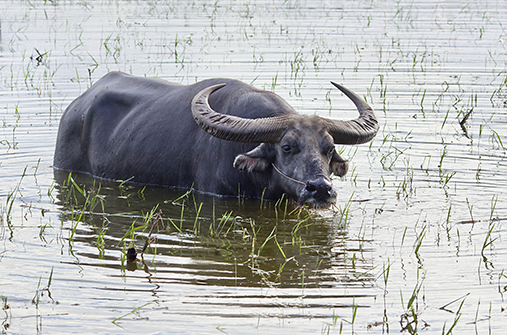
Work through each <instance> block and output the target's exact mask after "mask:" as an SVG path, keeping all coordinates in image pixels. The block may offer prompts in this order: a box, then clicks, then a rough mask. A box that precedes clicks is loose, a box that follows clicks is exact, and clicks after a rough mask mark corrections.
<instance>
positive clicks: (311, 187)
mask: <svg viewBox="0 0 507 335" xmlns="http://www.w3.org/2000/svg"><path fill="white" fill-rule="evenodd" d="M306 190H307V191H308V192H310V193H313V192H315V191H317V187H316V186H315V185H314V184H312V183H311V182H307V183H306Z"/></svg>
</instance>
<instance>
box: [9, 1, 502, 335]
mask: <svg viewBox="0 0 507 335" xmlns="http://www.w3.org/2000/svg"><path fill="white" fill-rule="evenodd" d="M505 17H507V6H506V4H505V2H504V1H481V2H477V3H475V2H471V3H469V2H448V3H440V2H438V1H429V2H428V1H427V2H424V3H421V4H418V3H414V2H404V1H400V2H394V1H348V2H345V1H188V2H187V1H154V0H152V1H113V0H111V1H108V0H101V1H71V0H53V1H51V0H47V1H45V0H44V1H43V0H40V1H39V0H38V1H34V0H31V1H11V0H4V1H2V2H1V4H0V85H1V90H0V103H1V109H0V120H1V127H0V171H1V173H0V214H1V216H0V223H1V226H0V232H1V234H0V236H1V247H0V295H1V296H2V302H1V303H2V311H1V312H0V321H1V323H2V328H1V330H2V333H7V334H11V333H12V334H18V333H19V334H26V333H45V334H55V333H65V334H68V333H71V332H74V333H92V332H93V333H169V332H171V333H194V334H197V333H199V334H205V333H215V334H217V333H220V332H225V333H229V334H235V333H242V334H243V333H263V334H264V333H275V332H280V333H319V332H321V333H340V332H341V333H345V334H350V333H353V332H355V333H400V332H407V333H417V332H419V333H422V332H431V333H433V332H435V333H442V330H444V329H445V331H444V333H447V331H448V330H449V329H451V327H453V325H454V328H453V333H455V334H470V333H473V334H475V333H479V334H486V333H494V334H497V333H501V330H502V329H505V328H507V322H505V315H504V314H505V312H504V308H505V307H507V303H505V302H504V293H505V292H506V290H507V286H506V285H507V277H506V276H507V273H504V270H505V269H506V266H507V261H506V260H507V257H506V256H507V255H506V251H507V247H506V245H505V241H504V240H503V237H504V236H503V234H504V233H505V231H506V230H505V219H507V210H506V208H505V198H506V193H505V192H504V189H505V187H506V186H507V185H506V184H507V172H506V166H507V161H506V159H507V155H506V152H507V137H506V136H505V134H507V76H506V73H507V50H506V47H505V46H506V45H507V44H506V39H507V32H506V30H505V29H506V28H505V22H504V21H505ZM112 70H121V71H125V72H129V73H133V74H136V75H140V76H144V75H146V76H158V77H160V78H163V79H166V80H169V81H174V82H179V83H183V84H188V83H193V82H195V81H198V80H202V79H205V78H211V77H219V76H220V77H233V78H236V79H241V80H243V81H245V82H247V83H252V84H253V85H254V86H256V87H260V88H265V89H267V90H271V91H275V92H276V93H277V94H279V95H280V96H282V97H283V98H284V99H285V100H287V101H288V102H289V103H290V104H291V105H293V106H294V107H295V108H296V109H297V110H299V111H300V112H301V113H304V114H314V113H315V114H318V115H322V116H326V117H333V118H338V119H350V118H353V117H355V116H356V112H355V111H354V108H353V106H352V104H351V103H350V102H349V101H348V100H347V99H346V98H345V97H344V96H342V95H341V94H340V93H338V92H337V90H336V89H333V88H332V86H331V85H330V83H329V81H330V80H334V81H337V82H339V83H342V84H344V85H345V86H347V87H349V88H350V89H352V90H354V91H356V92H357V93H359V94H360V95H362V96H364V97H365V98H366V99H367V100H368V101H369V102H370V103H371V104H372V106H373V107H374V108H375V109H376V111H377V115H378V117H379V120H380V124H381V130H380V132H379V134H378V135H377V137H376V138H375V140H374V141H373V142H372V144H371V146H370V145H368V144H367V145H362V146H358V147H355V146H354V147H344V148H343V150H344V155H343V156H345V157H348V158H350V159H351V169H350V172H349V174H348V175H347V176H346V178H344V179H343V180H340V179H336V180H334V184H335V187H336V188H337V189H338V190H339V199H338V203H337V207H338V208H336V209H333V210H325V211H319V212H310V213H308V212H307V211H302V212H299V213H289V212H290V211H291V210H292V209H293V206H291V205H288V206H287V208H286V207H285V203H282V204H281V205H279V206H275V204H274V203H261V202H259V201H243V200H241V199H240V200H238V199H220V198H213V197H209V196H203V195H199V194H190V195H188V196H185V197H183V198H181V199H179V200H177V199H178V198H179V197H180V196H182V195H183V194H184V193H185V191H184V190H165V189H162V190H161V189H151V188H150V189H144V190H143V189H142V188H130V187H126V186H124V185H119V184H118V183H106V184H104V183H103V184H102V185H101V189H100V192H99V194H100V195H102V196H103V199H104V202H103V206H104V207H102V203H100V201H99V202H98V203H97V204H96V206H95V207H92V208H90V206H89V205H87V206H85V208H84V210H83V207H82V205H83V202H84V199H83V198H82V197H79V196H78V195H76V199H77V201H78V202H79V204H78V205H77V206H72V204H74V198H73V197H69V193H68V191H67V190H68V188H65V187H64V188H62V186H61V184H62V181H61V180H60V182H56V181H55V179H54V174H53V169H52V156H53V151H54V144H55V139H56V132H57V127H58V122H59V119H60V117H61V115H62V113H63V111H64V110H65V108H66V106H67V105H68V104H69V103H70V102H71V101H72V100H73V99H74V98H76V97H77V96H78V95H79V94H81V93H82V92H83V91H84V90H86V88H87V87H89V86H90V85H91V84H92V83H94V82H96V81H97V80H98V79H99V78H100V77H101V76H103V75H104V74H105V73H107V72H108V71H112ZM472 109H473V111H472V113H471V114H470V115H469V117H468V119H467V120H466V122H464V123H463V127H462V126H461V125H460V121H462V120H463V119H464V117H465V115H466V114H467V113H468V112H469V111H471V110H472ZM76 177H77V181H78V183H79V184H80V185H85V187H86V190H91V189H93V188H94V187H95V191H97V190H98V185H99V181H95V185H94V181H93V180H91V179H90V178H87V177H83V176H76ZM60 178H62V179H63V180H66V179H65V176H63V177H62V176H60ZM175 200H177V201H175ZM201 204H202V205H201ZM74 205H75V204H74ZM156 206H158V207H157V210H159V209H160V210H162V213H163V220H162V222H161V223H160V224H159V226H158V227H157V228H156V229H155V230H154V232H153V234H152V236H155V237H156V240H155V241H153V242H152V243H151V245H150V247H149V248H148V249H147V251H146V253H145V255H144V257H142V258H141V257H140V256H139V257H138V259H139V260H138V262H137V264H127V263H126V262H124V261H122V252H123V251H125V248H126V246H128V244H129V243H134V244H135V247H136V248H137V249H138V250H139V249H141V248H142V247H143V244H144V241H145V240H146V239H147V238H148V235H149V229H150V227H151V224H152V223H153V221H150V227H148V228H145V229H142V228H141V229H138V230H135V234H128V232H129V231H130V230H131V229H132V227H140V226H142V224H143V222H144V217H145V215H146V214H147V213H150V211H152V209H153V208H154V207H156ZM81 213H83V216H80V215H81ZM222 218H224V219H222ZM132 224H134V225H133V226H132Z"/></svg>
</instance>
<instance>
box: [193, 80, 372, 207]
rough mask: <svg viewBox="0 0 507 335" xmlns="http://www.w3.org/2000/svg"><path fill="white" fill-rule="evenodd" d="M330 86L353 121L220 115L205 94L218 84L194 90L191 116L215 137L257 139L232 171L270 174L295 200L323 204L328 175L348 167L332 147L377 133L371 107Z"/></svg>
mask: <svg viewBox="0 0 507 335" xmlns="http://www.w3.org/2000/svg"><path fill="white" fill-rule="evenodd" d="M332 84H333V85H334V86H336V87H337V88H338V89H340V90H341V91H342V92H343V93H344V94H345V95H347V96H348V97H349V98H350V99H351V100H352V101H353V102H354V104H355V105H356V107H357V110H358V112H359V117H358V118H357V119H354V120H349V121H340V120H331V119H326V118H322V117H319V116H307V115H297V114H289V115H283V116H277V117H270V118H261V119H246V118H241V117H236V116H231V115H225V114H221V113H219V112H216V111H214V110H213V109H212V108H211V107H210V105H209V103H208V97H209V96H210V94H212V93H213V92H214V91H216V90H218V89H220V88H222V87H223V86H225V85H224V84H219V85H214V86H210V87H207V88H205V89H203V90H202V91H200V92H199V93H198V94H196V95H195V97H194V99H193V101H192V114H193V116H194V119H195V121H196V122H197V124H199V126H200V127H201V128H202V129H204V130H205V131H207V132H208V133H209V134H211V135H213V136H215V137H217V138H221V139H224V140H229V141H238V142H250V143H259V145H258V146H257V147H255V148H254V149H253V150H251V151H249V152H245V153H242V154H239V155H237V156H236V158H235V160H234V163H233V164H234V167H235V168H236V169H238V170H239V171H245V172H247V173H261V174H270V179H271V182H272V183H277V184H278V185H279V186H280V187H281V189H282V190H283V192H284V193H286V194H287V195H289V196H290V197H291V198H293V199H295V200H296V201H297V202H298V203H300V204H305V205H309V206H311V207H328V206H329V205H331V204H332V203H334V202H335V201H336V191H335V190H334V189H333V187H332V183H331V178H330V177H331V174H335V175H337V176H340V177H342V176H344V175H345V174H346V173H347V170H348V161H346V160H344V159H342V158H341V157H340V156H339V155H338V153H337V152H336V150H335V147H334V145H335V144H360V143H366V142H368V141H370V140H371V139H372V138H373V137H374V136H375V135H376V133H377V131H378V122H377V119H376V118H375V113H374V112H373V109H372V108H371V107H370V106H369V105H368V104H367V103H366V102H365V101H364V100H363V99H361V98H360V97H359V96H358V95H357V94H355V93H354V92H352V91H350V90H348V89H346V88H345V87H343V86H341V85H338V84H336V83H334V82H332Z"/></svg>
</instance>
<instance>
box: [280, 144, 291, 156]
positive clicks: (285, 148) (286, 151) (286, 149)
mask: <svg viewBox="0 0 507 335" xmlns="http://www.w3.org/2000/svg"><path fill="white" fill-rule="evenodd" d="M282 150H283V152H284V153H286V154H288V153H289V152H291V151H292V147H291V146H290V145H289V144H284V145H282Z"/></svg>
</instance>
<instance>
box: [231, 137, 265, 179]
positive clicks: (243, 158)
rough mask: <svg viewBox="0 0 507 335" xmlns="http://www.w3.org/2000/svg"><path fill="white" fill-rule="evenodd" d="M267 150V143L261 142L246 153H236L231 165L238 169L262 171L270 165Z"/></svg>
mask: <svg viewBox="0 0 507 335" xmlns="http://www.w3.org/2000/svg"><path fill="white" fill-rule="evenodd" d="M269 151H270V150H269V149H268V145H267V144H266V143H262V144H261V145H259V146H257V147H256V148H255V149H253V150H251V151H249V152H247V153H244V154H239V155H237V156H236V158H235V159H234V163H233V166H234V168H236V169H237V170H239V171H246V172H263V171H265V170H266V169H267V168H268V167H269V166H270V161H269V159H268V157H269Z"/></svg>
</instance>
